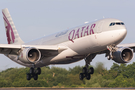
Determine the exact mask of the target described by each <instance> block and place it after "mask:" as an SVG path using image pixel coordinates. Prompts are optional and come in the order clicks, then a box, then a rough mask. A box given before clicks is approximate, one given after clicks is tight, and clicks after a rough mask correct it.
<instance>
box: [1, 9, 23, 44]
mask: <svg viewBox="0 0 135 90" xmlns="http://www.w3.org/2000/svg"><path fill="white" fill-rule="evenodd" d="M2 14H3V19H4V24H5V30H6V36H7V41H8V44H22V43H24V42H23V41H22V39H21V38H20V36H19V34H18V32H17V30H16V28H15V25H14V23H13V21H12V18H11V16H10V13H9V11H8V9H7V8H5V9H3V10H2Z"/></svg>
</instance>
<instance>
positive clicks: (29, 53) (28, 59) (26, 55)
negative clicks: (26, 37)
mask: <svg viewBox="0 0 135 90" xmlns="http://www.w3.org/2000/svg"><path fill="white" fill-rule="evenodd" d="M40 58H41V53H40V51H39V50H38V49H36V48H33V47H30V48H25V49H23V51H22V52H21V53H20V54H19V60H20V61H22V62H23V63H36V62H38V61H39V60H40Z"/></svg>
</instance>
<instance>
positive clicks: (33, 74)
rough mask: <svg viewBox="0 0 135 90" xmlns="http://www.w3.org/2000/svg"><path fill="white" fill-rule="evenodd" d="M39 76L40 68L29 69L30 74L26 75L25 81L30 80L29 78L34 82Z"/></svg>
mask: <svg viewBox="0 0 135 90" xmlns="http://www.w3.org/2000/svg"><path fill="white" fill-rule="evenodd" d="M40 74H41V68H39V67H38V68H37V69H35V68H33V67H31V68H30V73H27V80H30V79H31V78H34V80H37V79H38V75H40Z"/></svg>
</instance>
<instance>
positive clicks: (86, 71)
mask: <svg viewBox="0 0 135 90" xmlns="http://www.w3.org/2000/svg"><path fill="white" fill-rule="evenodd" d="M95 56H96V54H91V55H89V56H88V57H86V58H85V63H86V65H85V67H84V68H83V69H82V73H80V74H79V78H80V80H83V79H84V78H85V77H86V79H87V80H90V78H91V74H93V73H94V68H93V67H90V68H89V65H90V62H91V61H92V59H93V58H94V57H95Z"/></svg>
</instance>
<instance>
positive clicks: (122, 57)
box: [113, 47, 133, 63]
mask: <svg viewBox="0 0 135 90" xmlns="http://www.w3.org/2000/svg"><path fill="white" fill-rule="evenodd" d="M132 58H133V51H132V50H131V49H130V48H126V47H124V48H119V49H118V50H117V51H116V52H114V53H113V60H114V61H115V62H117V63H128V62H130V61H131V60H132Z"/></svg>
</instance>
